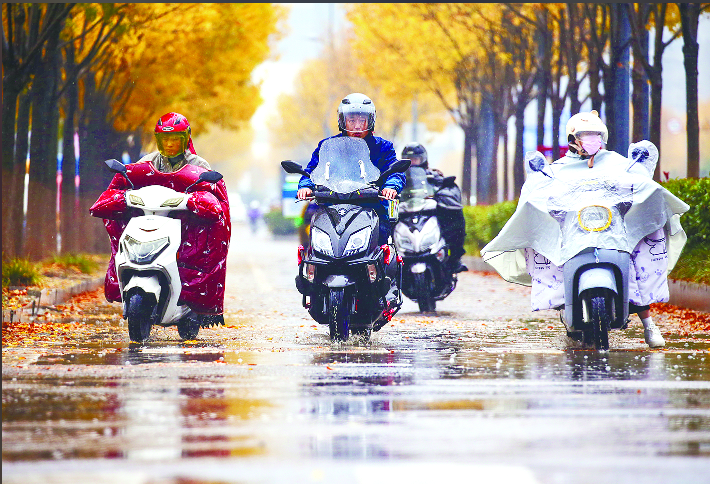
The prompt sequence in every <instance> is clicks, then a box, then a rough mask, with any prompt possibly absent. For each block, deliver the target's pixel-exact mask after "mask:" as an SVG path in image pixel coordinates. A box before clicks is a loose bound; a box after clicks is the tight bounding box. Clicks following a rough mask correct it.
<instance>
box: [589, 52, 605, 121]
mask: <svg viewBox="0 0 710 484" xmlns="http://www.w3.org/2000/svg"><path fill="white" fill-rule="evenodd" d="M600 84H601V76H600V75H599V68H598V64H597V63H596V62H592V61H591V60H590V62H589V97H590V98H591V99H592V109H593V110H595V111H596V112H598V113H599V114H600V115H601V112H602V103H603V102H604V96H602V94H601V92H599V85H600Z"/></svg>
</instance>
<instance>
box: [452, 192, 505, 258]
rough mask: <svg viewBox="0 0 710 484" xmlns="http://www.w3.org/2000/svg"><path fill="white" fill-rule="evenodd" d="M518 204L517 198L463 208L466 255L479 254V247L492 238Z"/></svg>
mask: <svg viewBox="0 0 710 484" xmlns="http://www.w3.org/2000/svg"><path fill="white" fill-rule="evenodd" d="M517 206H518V201H517V200H512V201H508V202H501V203H496V204H495V205H473V206H468V207H464V208H463V215H464V217H465V218H466V242H465V248H466V252H467V253H468V255H475V256H479V255H481V249H482V248H483V247H485V245H486V244H487V243H488V242H490V241H491V240H493V239H494V238H495V236H496V235H498V232H500V230H501V229H502V228H503V226H504V225H505V223H506V222H507V221H508V219H509V218H510V217H511V216H512V215H513V213H514V212H515V207H517Z"/></svg>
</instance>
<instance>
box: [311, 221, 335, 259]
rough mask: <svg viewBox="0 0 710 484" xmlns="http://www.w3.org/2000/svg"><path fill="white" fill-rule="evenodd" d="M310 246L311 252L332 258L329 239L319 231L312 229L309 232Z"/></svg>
mask: <svg viewBox="0 0 710 484" xmlns="http://www.w3.org/2000/svg"><path fill="white" fill-rule="evenodd" d="M311 245H312V246H313V250H315V251H317V252H320V253H321V254H325V255H329V256H331V257H333V246H332V245H331V244H330V237H328V234H326V233H325V232H323V231H322V230H321V229H318V228H315V227H313V229H312V230H311Z"/></svg>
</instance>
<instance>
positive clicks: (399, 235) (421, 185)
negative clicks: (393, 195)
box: [394, 166, 458, 312]
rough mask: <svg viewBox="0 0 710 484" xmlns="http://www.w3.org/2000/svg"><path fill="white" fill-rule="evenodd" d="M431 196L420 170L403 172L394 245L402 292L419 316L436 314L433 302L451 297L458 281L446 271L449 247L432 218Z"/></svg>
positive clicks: (417, 168) (432, 196) (423, 171)
mask: <svg viewBox="0 0 710 484" xmlns="http://www.w3.org/2000/svg"><path fill="white" fill-rule="evenodd" d="M451 180H452V182H453V177H451ZM444 181H445V182H446V179H444ZM435 194H436V189H435V187H434V186H432V185H431V184H430V183H429V182H428V180H427V173H426V170H425V169H424V168H422V167H418V166H412V167H410V168H409V170H407V185H406V186H405V187H404V190H402V193H401V194H400V196H401V201H400V204H399V222H398V223H397V225H396V226H395V229H394V242H395V245H396V247H397V251H398V252H399V253H401V254H402V259H403V261H404V265H403V268H402V292H403V293H404V295H405V296H407V297H408V298H409V299H411V300H413V301H415V302H416V303H417V304H418V305H419V311H421V312H434V311H436V301H441V300H443V299H445V298H446V297H447V296H448V295H449V294H451V292H452V291H453V290H454V289H455V288H456V283H457V281H458V277H457V276H456V274H454V273H453V272H451V271H450V270H449V269H448V268H447V267H448V266H447V261H448V260H449V255H450V254H449V247H448V245H447V244H446V241H445V240H444V237H443V236H442V234H441V230H440V227H439V222H438V220H437V218H436V206H437V202H436V200H435V199H434V195H435Z"/></svg>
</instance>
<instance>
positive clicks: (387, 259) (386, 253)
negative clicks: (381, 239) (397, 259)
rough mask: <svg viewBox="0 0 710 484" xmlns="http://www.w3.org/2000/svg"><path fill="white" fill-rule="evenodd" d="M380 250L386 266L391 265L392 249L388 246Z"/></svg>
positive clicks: (383, 246)
mask: <svg viewBox="0 0 710 484" xmlns="http://www.w3.org/2000/svg"><path fill="white" fill-rule="evenodd" d="M380 248H381V249H382V252H383V254H384V256H385V264H387V265H389V263H390V260H392V249H391V248H390V246H389V245H387V244H385V245H382V246H380Z"/></svg>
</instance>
